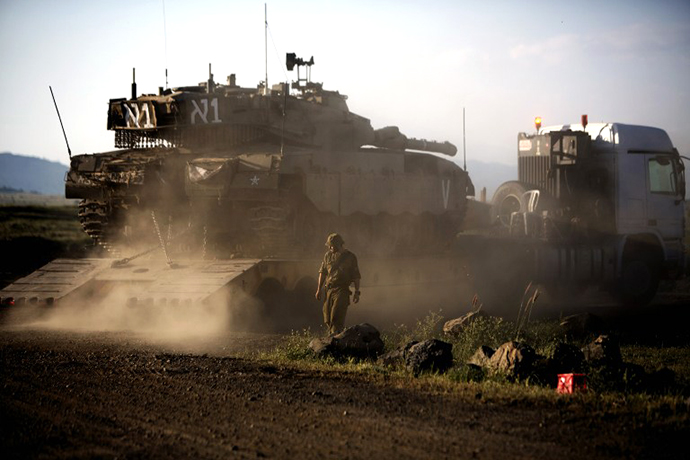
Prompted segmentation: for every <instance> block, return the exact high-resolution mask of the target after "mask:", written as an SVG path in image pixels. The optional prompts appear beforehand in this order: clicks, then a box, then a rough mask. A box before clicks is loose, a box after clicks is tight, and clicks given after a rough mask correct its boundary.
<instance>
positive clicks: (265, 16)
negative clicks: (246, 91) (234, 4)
mask: <svg viewBox="0 0 690 460" xmlns="http://www.w3.org/2000/svg"><path fill="white" fill-rule="evenodd" d="M264 68H265V69H266V80H265V86H264V94H265V95H268V6H266V4H265V3H264Z"/></svg>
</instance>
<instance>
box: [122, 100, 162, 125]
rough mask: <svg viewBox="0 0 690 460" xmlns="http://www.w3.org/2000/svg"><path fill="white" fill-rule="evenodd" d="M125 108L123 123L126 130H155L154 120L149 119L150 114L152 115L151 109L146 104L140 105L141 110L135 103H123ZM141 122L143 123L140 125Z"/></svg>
mask: <svg viewBox="0 0 690 460" xmlns="http://www.w3.org/2000/svg"><path fill="white" fill-rule="evenodd" d="M122 105H123V106H124V108H125V123H126V126H127V127H128V128H155V126H156V124H155V119H152V118H151V113H153V114H154V117H155V112H154V110H153V107H151V108H149V105H151V104H150V103H148V102H142V103H141V109H140V108H139V104H138V103H137V102H134V101H132V102H125V103H123V104H122ZM142 122H143V123H142Z"/></svg>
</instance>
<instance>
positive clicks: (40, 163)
mask: <svg viewBox="0 0 690 460" xmlns="http://www.w3.org/2000/svg"><path fill="white" fill-rule="evenodd" d="M68 169H69V168H68V167H67V166H66V165H63V164H61V163H57V162H53V161H48V160H42V159H41V158H35V157H27V156H23V155H14V154H11V153H0V187H5V188H9V189H15V190H17V191H25V192H36V193H43V194H46V195H63V194H64V193H65V182H64V180H65V173H66V172H67V170H68Z"/></svg>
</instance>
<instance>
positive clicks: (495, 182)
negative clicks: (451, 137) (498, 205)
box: [467, 160, 517, 201]
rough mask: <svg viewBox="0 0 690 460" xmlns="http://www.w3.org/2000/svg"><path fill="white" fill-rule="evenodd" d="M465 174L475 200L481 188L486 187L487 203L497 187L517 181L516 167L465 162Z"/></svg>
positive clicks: (472, 161) (475, 161)
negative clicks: (470, 184) (466, 173)
mask: <svg viewBox="0 0 690 460" xmlns="http://www.w3.org/2000/svg"><path fill="white" fill-rule="evenodd" d="M467 172H468V173H469V174H470V179H472V183H473V184H474V189H475V192H476V197H477V199H479V193H480V190H481V189H482V187H486V199H487V201H491V197H492V196H493V195H494V192H495V191H496V189H497V188H498V186H499V185H501V184H502V183H504V182H507V181H509V180H517V165H514V166H511V165H506V164H503V163H487V162H484V161H477V160H467Z"/></svg>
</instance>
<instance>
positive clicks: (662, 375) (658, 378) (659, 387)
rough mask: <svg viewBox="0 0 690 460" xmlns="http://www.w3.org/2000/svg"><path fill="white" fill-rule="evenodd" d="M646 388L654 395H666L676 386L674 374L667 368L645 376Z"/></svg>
mask: <svg viewBox="0 0 690 460" xmlns="http://www.w3.org/2000/svg"><path fill="white" fill-rule="evenodd" d="M647 382H648V384H647V386H648V388H649V390H650V391H652V392H654V393H668V392H671V391H673V388H674V386H675V385H676V373H675V372H674V371H673V370H671V369H669V368H668V367H662V368H661V369H657V370H656V371H654V372H652V373H650V374H649V375H648V376H647Z"/></svg>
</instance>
